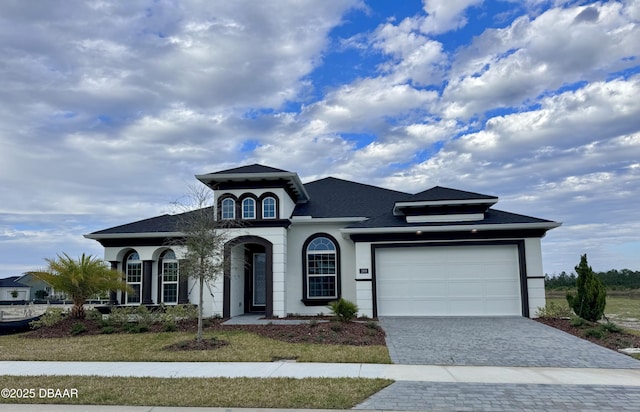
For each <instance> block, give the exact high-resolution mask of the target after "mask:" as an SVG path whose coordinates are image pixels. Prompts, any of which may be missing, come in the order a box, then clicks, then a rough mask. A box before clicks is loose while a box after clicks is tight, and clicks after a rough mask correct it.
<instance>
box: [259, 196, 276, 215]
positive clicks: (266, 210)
mask: <svg viewBox="0 0 640 412" xmlns="http://www.w3.org/2000/svg"><path fill="white" fill-rule="evenodd" d="M262 218H263V219H275V218H276V199H274V198H273V197H271V196H269V197H265V198H264V199H263V200H262Z"/></svg>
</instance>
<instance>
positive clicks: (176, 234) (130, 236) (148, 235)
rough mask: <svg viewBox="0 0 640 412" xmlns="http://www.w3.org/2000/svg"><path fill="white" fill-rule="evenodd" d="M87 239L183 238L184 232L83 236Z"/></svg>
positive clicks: (92, 234)
mask: <svg viewBox="0 0 640 412" xmlns="http://www.w3.org/2000/svg"><path fill="white" fill-rule="evenodd" d="M83 236H84V237H85V238H86V239H92V240H102V239H124V238H127V239H149V238H157V237H165V238H167V237H182V236H185V234H184V233H183V232H143V233H102V234H100V233H89V234H86V235H83Z"/></svg>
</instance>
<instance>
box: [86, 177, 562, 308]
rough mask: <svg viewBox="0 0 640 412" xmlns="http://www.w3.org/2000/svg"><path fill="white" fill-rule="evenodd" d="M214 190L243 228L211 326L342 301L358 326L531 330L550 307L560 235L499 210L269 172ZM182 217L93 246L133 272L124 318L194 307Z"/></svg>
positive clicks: (224, 211)
mask: <svg viewBox="0 0 640 412" xmlns="http://www.w3.org/2000/svg"><path fill="white" fill-rule="evenodd" d="M196 177H197V179H198V180H200V181H201V182H202V183H204V184H205V185H207V186H208V187H210V188H211V189H212V190H213V193H214V197H215V200H216V206H217V213H218V218H219V219H238V220H241V221H242V227H241V228H237V229H230V232H231V235H232V238H231V239H230V240H229V242H228V243H227V245H226V247H225V259H227V260H228V262H230V263H231V264H230V265H228V268H227V269H226V273H225V276H221V277H220V278H219V279H218V281H217V282H215V284H212V285H210V286H209V288H208V289H205V291H204V296H205V298H206V300H205V303H204V305H205V306H204V311H205V313H206V314H207V315H214V314H218V315H222V316H224V317H233V316H237V315H241V314H243V313H248V312H264V313H265V314H266V315H267V316H278V317H282V316H286V315H287V314H291V313H296V314H317V313H320V312H324V313H327V312H328V310H327V308H326V305H327V304H328V303H329V302H330V301H333V300H336V299H338V298H341V297H342V298H345V299H348V300H350V301H353V302H355V303H356V304H357V305H358V307H359V310H360V312H359V313H360V314H361V315H366V316H370V317H375V316H514V315H515V316H525V317H530V316H531V315H533V314H534V313H535V310H536V308H537V307H539V306H544V304H545V295H544V272H543V270H542V255H541V248H540V239H541V238H542V237H543V236H544V235H545V233H546V232H547V231H548V230H550V229H553V228H555V227H558V226H559V225H560V223H557V222H554V221H550V220H544V219H539V218H535V217H529V216H523V215H519V214H514V213H509V212H504V211H500V210H497V209H493V206H494V205H495V204H496V203H497V202H498V198H497V197H495V196H487V195H483V194H478V193H471V192H465V191H461V190H455V189H449V188H445V187H438V186H437V187H433V188H431V189H428V190H425V191H423V192H420V193H417V194H409V193H403V192H398V191H394V190H389V189H384V188H380V187H375V186H370V185H366V184H361V183H356V182H351V181H347V180H342V179H337V178H333V177H327V178H324V179H320V180H316V181H313V182H309V183H306V184H303V183H302V182H301V181H300V178H299V177H298V175H297V174H296V173H293V172H288V171H285V170H280V169H275V168H272V167H267V166H262V165H257V164H256V165H250V166H244V167H238V168H234V169H229V170H223V171H220V172H215V173H210V174H205V175H199V176H196ZM176 222H177V217H176V216H175V215H162V216H158V217H154V218H150V219H146V220H141V221H138V222H133V223H129V224H125V225H122V226H117V227H113V228H110V229H105V230H100V231H97V232H94V233H91V234H88V235H85V236H86V237H87V238H90V239H95V240H97V241H99V242H100V243H101V244H102V245H103V246H104V248H105V260H107V261H110V262H111V265H112V267H113V268H117V269H119V270H121V271H122V272H123V277H124V279H125V280H126V281H127V282H128V283H129V284H130V286H131V287H132V288H133V293H129V294H124V293H118V294H117V295H116V294H115V293H114V294H112V299H113V300H114V301H116V302H117V303H119V304H125V305H138V304H160V303H165V304H175V303H188V302H192V303H194V302H197V296H198V290H197V285H196V282H194V281H193V280H187V279H185V278H184V277H183V276H181V275H180V260H179V259H180V257H181V254H182V253H183V251H182V250H179V248H173V249H172V248H171V247H169V246H167V244H169V243H168V242H167V239H171V238H173V237H176V236H180V235H181V234H180V233H179V232H178V231H177V229H176Z"/></svg>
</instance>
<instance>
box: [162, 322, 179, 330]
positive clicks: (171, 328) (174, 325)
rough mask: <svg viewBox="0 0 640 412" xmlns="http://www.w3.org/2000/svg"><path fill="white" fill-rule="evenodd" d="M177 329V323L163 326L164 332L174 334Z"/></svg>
mask: <svg viewBox="0 0 640 412" xmlns="http://www.w3.org/2000/svg"><path fill="white" fill-rule="evenodd" d="M176 329H178V325H176V324H175V323H165V324H163V325H162V330H163V331H164V332H173V331H175V330H176Z"/></svg>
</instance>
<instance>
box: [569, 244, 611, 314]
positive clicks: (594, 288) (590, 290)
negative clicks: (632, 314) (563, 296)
mask: <svg viewBox="0 0 640 412" xmlns="http://www.w3.org/2000/svg"><path fill="white" fill-rule="evenodd" d="M576 273H577V274H578V278H577V279H576V285H577V291H576V294H575V296H574V295H573V294H572V293H567V302H568V303H569V306H571V309H573V311H574V312H575V313H576V315H578V316H580V317H581V318H584V319H586V320H589V321H591V322H596V321H598V320H600V319H601V318H602V315H603V314H604V307H605V305H606V296H607V291H606V290H605V288H604V285H603V284H602V281H601V280H600V278H598V277H597V276H596V275H595V273H594V272H593V269H591V266H589V265H588V263H587V255H586V254H585V255H582V256H581V257H580V263H579V264H578V266H576Z"/></svg>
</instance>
